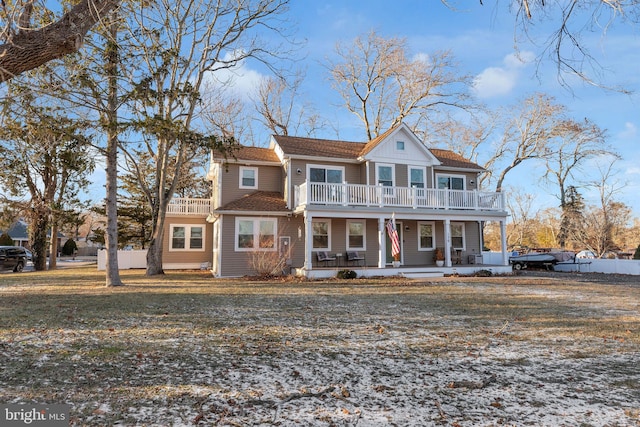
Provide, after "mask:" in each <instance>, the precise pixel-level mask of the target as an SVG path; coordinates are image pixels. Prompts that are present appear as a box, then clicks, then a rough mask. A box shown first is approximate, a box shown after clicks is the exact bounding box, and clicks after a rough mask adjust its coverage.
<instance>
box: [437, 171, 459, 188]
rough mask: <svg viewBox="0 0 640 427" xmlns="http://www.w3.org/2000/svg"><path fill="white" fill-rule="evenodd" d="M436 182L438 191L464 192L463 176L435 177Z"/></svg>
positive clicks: (438, 175)
mask: <svg viewBox="0 0 640 427" xmlns="http://www.w3.org/2000/svg"><path fill="white" fill-rule="evenodd" d="M436 181H437V183H438V188H439V189H441V190H442V189H448V190H464V187H465V185H464V183H465V176H464V175H442V174H437V175H436Z"/></svg>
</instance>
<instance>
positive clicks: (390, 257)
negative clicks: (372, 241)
mask: <svg viewBox="0 0 640 427" xmlns="http://www.w3.org/2000/svg"><path fill="white" fill-rule="evenodd" d="M396 231H397V232H398V239H399V240H400V263H403V260H404V244H403V240H402V222H400V221H396ZM384 234H385V239H386V242H387V254H386V260H385V263H386V264H389V265H391V262H392V261H393V255H391V239H390V238H389V233H387V232H386V229H385V233H384Z"/></svg>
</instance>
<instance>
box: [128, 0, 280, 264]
mask: <svg viewBox="0 0 640 427" xmlns="http://www.w3.org/2000/svg"><path fill="white" fill-rule="evenodd" d="M287 4H288V1H287V0H240V1H237V0H235V1H234V0H224V1H218V2H208V1H203V0H160V1H157V2H153V3H145V5H144V7H142V8H140V10H139V11H132V12H131V13H130V15H131V17H132V19H133V20H134V21H135V23H136V25H135V29H136V30H135V31H132V33H131V38H132V39H134V40H136V44H137V46H138V50H137V52H136V53H137V54H138V55H139V66H138V69H139V70H140V72H139V76H140V77H139V79H138V80H137V81H138V83H137V84H136V90H135V97H134V98H132V110H133V112H134V114H135V115H136V118H135V120H134V122H135V124H136V127H135V129H136V131H138V132H139V133H140V135H141V136H142V141H140V142H139V143H138V145H137V147H136V148H135V150H133V149H131V148H132V147H131V146H129V147H128V148H129V149H128V150H126V151H125V155H127V163H128V165H129V167H130V168H131V169H132V171H133V173H134V174H136V175H137V176H138V177H139V183H140V186H141V189H142V191H143V192H144V193H145V195H146V198H147V200H148V202H149V205H150V207H151V213H152V217H153V221H152V232H151V241H150V243H149V250H148V253H147V275H155V274H162V273H163V269H162V253H163V248H162V241H163V237H164V224H165V216H166V211H167V207H168V204H169V202H170V201H171V199H172V197H173V196H174V194H175V193H176V190H177V187H178V184H179V182H180V174H181V171H182V168H183V165H184V164H185V163H186V162H189V161H190V160H191V158H192V156H193V155H194V154H196V153H197V152H198V148H200V147H206V148H209V149H212V150H217V151H220V152H223V153H226V152H228V151H230V150H232V148H233V145H234V144H233V142H232V141H225V140H222V139H219V138H217V137H216V136H214V135H211V134H206V133H205V132H204V131H200V130H198V128H197V124H196V122H197V118H198V117H197V115H196V113H197V112H198V108H199V105H200V99H201V89H202V88H203V83H204V81H205V79H206V78H207V76H208V75H209V73H213V74H214V75H215V73H216V72H218V71H220V70H226V69H230V68H233V67H235V66H237V64H239V63H241V61H243V60H246V59H248V58H255V59H257V60H261V61H263V62H264V63H266V64H268V59H269V52H272V53H274V54H275V53H282V52H281V50H280V49H279V48H278V47H274V48H270V47H268V46H266V45H265V44H264V42H263V40H261V39H260V38H259V37H258V35H257V33H256V32H255V31H254V30H256V29H264V28H267V29H270V30H272V31H276V32H278V27H277V26H275V25H272V24H274V22H275V20H276V18H277V17H278V15H280V14H281V13H283V12H284V11H285V10H286V8H287ZM150 17H152V18H150ZM136 152H137V153H139V154H141V153H143V152H146V153H148V154H149V156H148V158H149V159H151V161H152V166H153V171H154V173H153V175H152V178H153V179H152V180H150V181H149V182H147V181H146V180H145V179H144V178H145V176H143V173H144V171H145V170H148V169H147V168H145V167H141V165H139V164H138V162H139V161H140V160H141V159H142V157H141V156H135V155H133V154H135V153H136Z"/></svg>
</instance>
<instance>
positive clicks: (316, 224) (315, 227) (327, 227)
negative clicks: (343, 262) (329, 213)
mask: <svg viewBox="0 0 640 427" xmlns="http://www.w3.org/2000/svg"><path fill="white" fill-rule="evenodd" d="M311 232H312V234H313V236H312V238H313V240H312V241H313V249H316V250H327V251H330V250H331V221H330V220H328V219H314V220H313V221H312V223H311Z"/></svg>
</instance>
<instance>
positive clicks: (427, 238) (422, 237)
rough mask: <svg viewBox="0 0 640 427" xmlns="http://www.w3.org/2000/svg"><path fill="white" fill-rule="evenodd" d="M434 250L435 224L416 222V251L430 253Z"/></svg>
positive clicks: (431, 222)
mask: <svg viewBox="0 0 640 427" xmlns="http://www.w3.org/2000/svg"><path fill="white" fill-rule="evenodd" d="M435 248H436V224H435V222H433V221H428V222H427V221H420V222H418V250H419V251H431V250H433V249H435Z"/></svg>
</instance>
